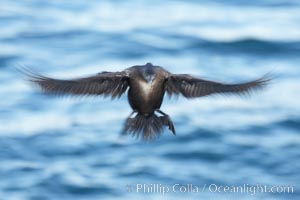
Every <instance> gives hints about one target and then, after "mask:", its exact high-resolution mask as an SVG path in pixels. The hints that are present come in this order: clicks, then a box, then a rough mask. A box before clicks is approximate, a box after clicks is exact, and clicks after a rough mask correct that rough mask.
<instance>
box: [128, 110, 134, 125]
mask: <svg viewBox="0 0 300 200" xmlns="http://www.w3.org/2000/svg"><path fill="white" fill-rule="evenodd" d="M134 113H136V111H135V110H133V111H132V112H131V113H130V115H129V116H128V117H127V120H126V121H128V123H129V124H130V125H131V124H133V123H135V121H136V119H135V118H131V116H132V115H133V114H134Z"/></svg>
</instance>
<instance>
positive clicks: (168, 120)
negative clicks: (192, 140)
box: [156, 109, 176, 135]
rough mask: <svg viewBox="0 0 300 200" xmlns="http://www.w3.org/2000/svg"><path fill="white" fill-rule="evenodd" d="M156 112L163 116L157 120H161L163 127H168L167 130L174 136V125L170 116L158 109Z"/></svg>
mask: <svg viewBox="0 0 300 200" xmlns="http://www.w3.org/2000/svg"><path fill="white" fill-rule="evenodd" d="M156 111H157V112H158V113H160V114H162V115H163V116H161V117H159V118H161V121H162V123H163V125H166V126H169V130H170V131H172V133H173V134H174V135H176V132H175V128H174V124H173V122H172V120H171V118H170V116H169V115H167V114H166V113H164V112H163V111H161V110H159V109H157V110H156Z"/></svg>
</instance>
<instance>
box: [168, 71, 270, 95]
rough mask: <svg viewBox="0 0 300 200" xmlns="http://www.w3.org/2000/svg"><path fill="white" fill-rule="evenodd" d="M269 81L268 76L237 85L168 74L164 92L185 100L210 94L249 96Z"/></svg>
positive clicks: (185, 75)
mask: <svg viewBox="0 0 300 200" xmlns="http://www.w3.org/2000/svg"><path fill="white" fill-rule="evenodd" d="M269 81H270V77H268V75H265V76H263V77H262V78H260V79H257V80H253V81H250V82H245V83H239V84H226V83H220V82H214V81H209V80H204V79H200V78H196V77H193V76H191V75H188V74H170V75H169V77H168V78H167V81H166V91H167V93H168V94H169V95H170V96H171V95H179V94H182V95H183V96H184V97H186V98H195V97H202V96H207V95H210V94H217V93H221V94H239V95H243V94H249V93H250V92H251V91H253V90H257V89H260V88H262V87H263V86H265V85H266V84H267V83H268V82H269Z"/></svg>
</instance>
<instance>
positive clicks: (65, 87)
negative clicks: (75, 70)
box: [22, 69, 129, 98]
mask: <svg viewBox="0 0 300 200" xmlns="http://www.w3.org/2000/svg"><path fill="white" fill-rule="evenodd" d="M22 72H23V73H24V74H25V75H27V77H28V78H29V81H31V82H32V83H34V84H36V85H38V86H39V87H40V88H41V89H42V91H44V92H46V93H50V94H57V95H81V96H85V95H103V96H111V97H112V98H116V97H118V98H119V97H120V96H121V95H122V94H124V92H125V91H126V89H127V87H128V79H129V78H128V76H127V75H126V72H125V71H122V72H102V73H99V74H96V75H94V76H89V77H85V78H78V79H70V80H60V79H54V78H49V77H46V76H42V75H39V74H36V73H33V72H31V71H29V70H26V69H25V70H22Z"/></svg>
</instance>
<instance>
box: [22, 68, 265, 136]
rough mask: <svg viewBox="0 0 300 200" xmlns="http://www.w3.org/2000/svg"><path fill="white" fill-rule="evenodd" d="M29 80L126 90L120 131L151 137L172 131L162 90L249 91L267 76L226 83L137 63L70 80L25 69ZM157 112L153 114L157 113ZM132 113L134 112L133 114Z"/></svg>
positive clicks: (92, 91) (62, 89)
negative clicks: (126, 103)
mask: <svg viewBox="0 0 300 200" xmlns="http://www.w3.org/2000/svg"><path fill="white" fill-rule="evenodd" d="M24 72H25V74H26V75H27V76H28V77H29V80H30V81H31V82H33V83H35V84H37V85H38V86H39V87H40V88H41V89H42V90H43V91H44V92H46V93H51V94H61V95H65V94H68V95H103V96H111V97H112V99H114V98H116V97H117V98H119V97H120V96H121V95H122V94H124V93H125V92H126V90H127V88H129V90H128V101H129V104H130V106H131V108H132V109H133V112H132V113H131V115H130V116H129V117H128V118H127V120H126V122H125V125H124V128H123V131H122V134H125V135H126V134H132V135H133V136H136V137H139V136H141V137H142V139H144V140H150V139H153V138H155V137H157V136H159V135H161V134H162V132H163V126H168V127H169V129H170V130H171V131H172V133H173V134H174V135H175V128H174V125H173V122H172V120H171V118H170V117H169V116H168V115H167V114H165V113H164V112H162V111H161V110H159V109H160V107H161V104H162V102H163V97H164V94H165V92H167V94H168V95H169V96H172V95H183V96H184V97H186V98H196V97H203V96H207V95H211V94H218V93H221V94H239V95H243V94H249V93H250V92H251V91H254V90H257V89H261V88H262V87H263V86H265V85H266V84H267V83H268V82H269V81H270V78H268V77H267V76H264V77H262V78H260V79H257V80H254V81H250V82H246V83H240V84H225V83H219V82H214V81H208V80H204V79H201V78H197V77H194V76H191V75H188V74H172V73H170V72H168V71H166V70H165V69H163V68H162V67H159V66H153V65H152V64H151V63H147V64H146V65H136V66H133V67H130V68H127V69H125V70H124V71H121V72H102V73H98V74H96V75H94V76H90V77H86V78H78V79H70V80H59V79H53V78H48V77H45V76H41V75H39V74H35V73H32V72H29V71H24ZM155 112H157V113H159V114H160V115H159V116H158V115H156V113H155ZM133 114H136V115H135V116H134V117H132V115H133Z"/></svg>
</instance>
